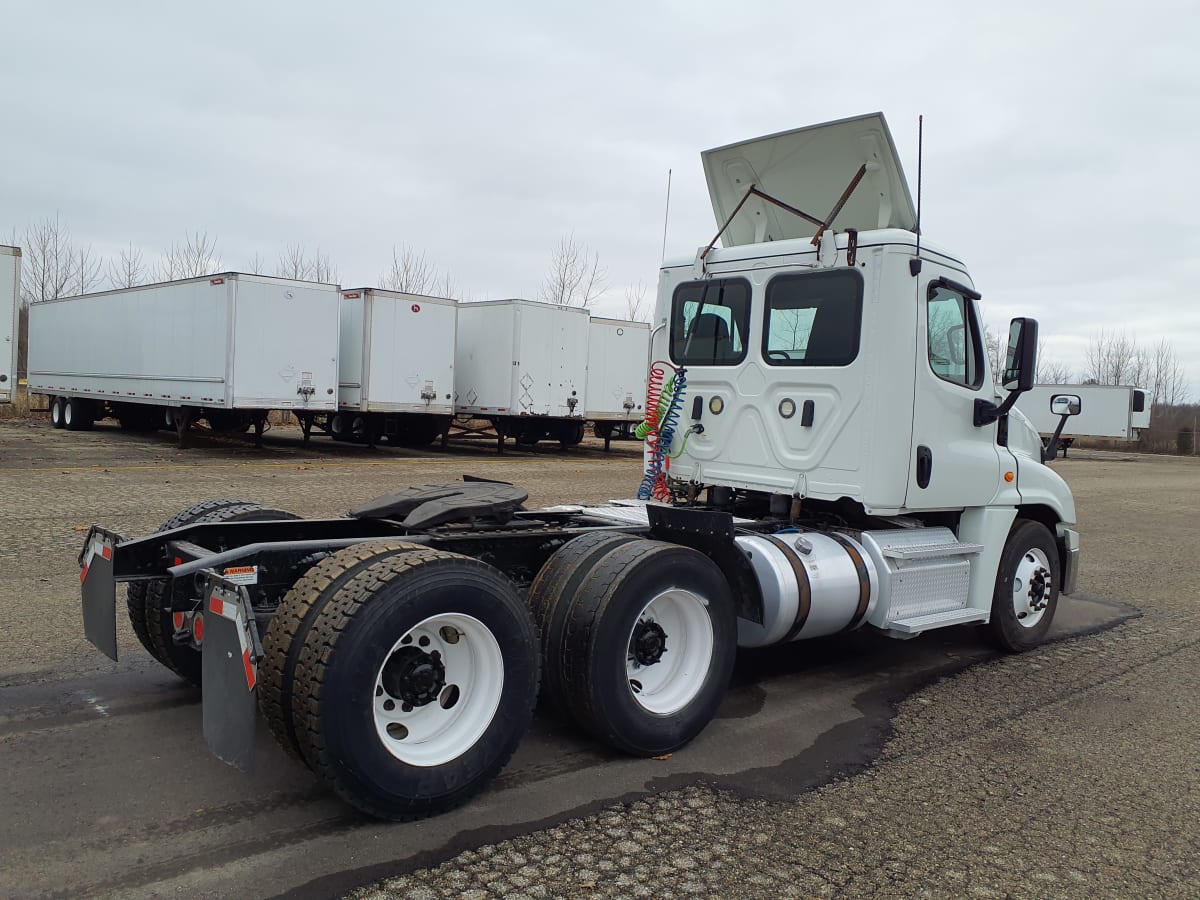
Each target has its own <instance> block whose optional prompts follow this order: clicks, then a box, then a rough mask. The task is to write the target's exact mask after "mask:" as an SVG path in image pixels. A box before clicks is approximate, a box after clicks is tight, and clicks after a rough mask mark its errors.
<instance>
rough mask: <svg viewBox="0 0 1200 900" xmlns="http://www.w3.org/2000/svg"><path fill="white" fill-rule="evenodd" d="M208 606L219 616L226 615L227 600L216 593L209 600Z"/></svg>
mask: <svg viewBox="0 0 1200 900" xmlns="http://www.w3.org/2000/svg"><path fill="white" fill-rule="evenodd" d="M208 608H209V609H211V610H212V611H213V612H214V613H216V614H217V615H218V616H223V615H225V602H224V601H223V600H222V599H221V598H220V597H217V596H215V595H214V596H213V597H212V598H211V599H210V600H209V601H208Z"/></svg>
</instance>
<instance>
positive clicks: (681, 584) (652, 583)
mask: <svg viewBox="0 0 1200 900" xmlns="http://www.w3.org/2000/svg"><path fill="white" fill-rule="evenodd" d="M530 605H531V607H532V608H533V610H534V612H535V615H536V616H537V618H538V624H539V627H540V629H541V637H542V650H543V659H544V665H545V669H546V672H545V681H544V685H545V690H544V695H545V696H546V697H547V699H548V700H549V701H550V702H551V704H553V705H554V706H555V707H556V708H558V709H559V710H560V711H563V712H565V713H566V714H567V715H568V716H570V717H571V718H572V719H574V721H575V722H576V723H577V724H578V725H579V726H580V727H581V728H583V729H584V730H585V731H587V732H589V733H590V734H592V735H593V736H595V737H596V738H598V739H600V740H601V741H603V742H604V743H606V744H608V745H610V746H612V747H615V748H617V749H619V750H623V751H624V752H626V753H630V754H633V755H635V756H659V755H662V754H665V753H670V752H672V751H674V750H676V749H678V748H679V747H682V746H683V745H684V744H686V743H688V742H689V741H690V740H692V738H694V737H695V736H696V735H697V734H699V733H700V732H701V731H702V730H703V729H704V728H705V726H707V725H708V723H709V722H710V721H711V720H712V718H713V716H714V715H716V712H717V708H718V707H719V706H720V703H721V700H722V698H723V697H724V694H725V689H726V688H727V687H728V685H729V679H730V676H731V674H732V672H733V663H734V658H735V655H736V651H737V612H736V607H735V605H734V600H733V594H732V591H731V590H730V588H729V584H728V582H727V581H726V579H725V576H724V574H723V573H722V572H721V570H720V569H719V568H718V567H717V565H716V564H715V563H714V562H713V561H712V560H710V559H709V558H708V557H707V556H705V555H704V554H703V553H700V552H699V551H696V550H692V549H690V548H687V547H681V546H678V545H674V544H666V543H662V542H659V541H649V540H636V539H634V540H631V539H629V537H628V536H625V535H612V534H609V535H597V534H592V535H587V536H585V537H581V538H577V539H576V540H574V541H571V542H570V543H568V544H566V545H565V546H564V547H562V548H560V549H559V550H558V551H557V552H556V553H555V555H554V556H553V557H551V559H550V561H549V562H548V563H547V565H546V566H545V567H544V568H543V570H542V572H541V573H539V576H538V578H537V579H536V580H535V582H534V584H533V586H532V588H531V590H530Z"/></svg>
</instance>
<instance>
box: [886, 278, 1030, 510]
mask: <svg viewBox="0 0 1200 900" xmlns="http://www.w3.org/2000/svg"><path fill="white" fill-rule="evenodd" d="M925 274H926V275H927V276H928V277H927V280H926V282H925V286H924V290H923V291H922V292H921V293H920V294H919V295H918V297H917V302H918V305H919V308H918V314H917V317H916V319H917V334H916V346H917V366H916V376H915V384H914V402H913V431H912V454H911V457H910V470H909V479H908V491H907V494H906V500H905V505H906V506H907V507H908V508H909V509H914V510H918V509H961V508H964V507H969V506H985V505H987V504H988V503H989V502H991V500H992V499H993V498H994V497H995V496H996V492H997V490H998V488H999V485H1000V478H1001V475H1002V471H1003V469H1002V460H1003V459H1004V458H1005V457H1007V451H1006V450H1004V449H1003V448H1001V447H999V446H997V444H996V430H997V423H995V422H993V423H991V424H989V425H984V426H982V427H978V428H977V427H976V426H975V422H974V416H975V401H976V400H991V399H992V398H993V396H994V394H995V388H994V387H993V385H992V379H991V376H990V373H989V371H988V365H987V355H986V353H985V351H984V344H983V329H982V327H981V326H980V319H979V309H978V301H979V295H978V294H977V293H976V292H975V291H974V290H972V289H971V288H970V287H968V286H966V285H964V284H962V283H960V282H956V281H954V280H953V276H954V275H956V274H957V273H955V272H953V271H952V270H948V269H942V268H941V267H939V266H937V265H935V264H932V263H930V262H929V261H928V260H926V261H925ZM959 277H961V276H959ZM1002 454H1003V456H1002ZM1008 458H1009V459H1010V460H1011V457H1008Z"/></svg>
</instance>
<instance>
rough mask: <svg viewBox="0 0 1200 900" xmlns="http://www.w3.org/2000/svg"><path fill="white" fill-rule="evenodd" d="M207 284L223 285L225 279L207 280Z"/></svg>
mask: <svg viewBox="0 0 1200 900" xmlns="http://www.w3.org/2000/svg"><path fill="white" fill-rule="evenodd" d="M208 283H209V284H224V283H225V279H224V278H210V279H208Z"/></svg>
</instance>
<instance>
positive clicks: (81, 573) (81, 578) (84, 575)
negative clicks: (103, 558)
mask: <svg viewBox="0 0 1200 900" xmlns="http://www.w3.org/2000/svg"><path fill="white" fill-rule="evenodd" d="M87 570H88V567H87V566H84V567H83V568H82V569H80V570H79V583H80V584H83V583H84V581H86V580H87Z"/></svg>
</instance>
